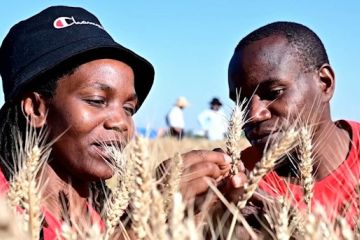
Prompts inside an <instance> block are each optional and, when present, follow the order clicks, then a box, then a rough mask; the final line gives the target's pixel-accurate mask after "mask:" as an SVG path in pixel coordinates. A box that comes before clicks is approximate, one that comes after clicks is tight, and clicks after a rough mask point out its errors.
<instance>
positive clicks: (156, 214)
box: [149, 185, 170, 240]
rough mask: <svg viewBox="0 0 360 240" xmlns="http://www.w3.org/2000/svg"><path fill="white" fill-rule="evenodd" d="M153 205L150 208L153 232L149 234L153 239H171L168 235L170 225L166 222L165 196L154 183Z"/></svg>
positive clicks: (152, 192)
mask: <svg viewBox="0 0 360 240" xmlns="http://www.w3.org/2000/svg"><path fill="white" fill-rule="evenodd" d="M151 196H152V199H151V200H152V207H151V210H150V227H151V233H149V235H150V236H151V238H152V239H154V240H155V239H162V240H167V239H170V236H169V235H168V225H167V223H166V220H167V215H166V212H165V208H164V200H163V196H161V193H160V192H159V190H158V189H157V187H156V185H153V187H152V191H151Z"/></svg>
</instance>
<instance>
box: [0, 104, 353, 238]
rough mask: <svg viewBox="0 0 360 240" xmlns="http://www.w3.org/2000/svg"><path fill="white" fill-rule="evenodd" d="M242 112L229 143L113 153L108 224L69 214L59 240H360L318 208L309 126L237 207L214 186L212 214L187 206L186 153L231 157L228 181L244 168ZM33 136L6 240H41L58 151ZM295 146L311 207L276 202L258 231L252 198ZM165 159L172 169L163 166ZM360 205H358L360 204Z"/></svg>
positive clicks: (295, 131) (267, 161)
mask: <svg viewBox="0 0 360 240" xmlns="http://www.w3.org/2000/svg"><path fill="white" fill-rule="evenodd" d="M238 111H239V109H236V108H235V109H234V111H233V114H232V118H231V119H230V120H229V121H230V124H229V131H228V137H227V139H226V140H225V141H217V142H212V141H208V140H206V139H190V138H189V139H188V138H184V139H183V140H181V141H179V140H177V139H174V138H170V137H164V138H159V139H155V140H149V139H146V138H142V137H139V136H137V137H135V138H134V139H133V141H131V142H130V144H129V145H128V146H127V147H126V148H125V150H122V149H118V148H117V147H116V146H107V147H108V151H109V155H110V156H111V158H112V161H111V164H112V167H113V169H114V171H115V173H116V177H113V178H112V179H110V180H109V181H108V182H107V186H108V187H110V189H111V192H112V193H111V194H109V195H107V198H106V202H105V204H104V208H103V209H102V211H101V212H100V214H101V217H102V220H103V222H102V224H100V223H99V222H94V221H91V219H90V217H89V218H88V220H86V221H84V218H83V217H79V216H71V213H69V212H68V214H69V216H67V217H65V218H64V221H63V222H62V225H61V228H60V229H58V230H57V239H104V240H107V239H154V240H155V239H156V240H157V239H176V240H178V239H179V240H182V239H184V240H185V239H191V240H192V239H194V240H195V239H281V240H284V239H306V240H307V239H360V230H359V229H360V227H359V226H360V224H358V222H360V221H357V220H356V219H355V223H356V224H355V226H351V224H349V222H348V221H347V220H346V219H345V217H344V216H342V215H341V214H337V215H335V216H333V217H329V216H327V214H326V212H327V210H326V209H325V208H326V206H321V205H318V206H315V207H312V206H311V202H312V201H311V199H312V197H313V184H314V179H313V176H312V157H313V152H312V151H313V150H312V146H313V143H311V138H312V137H311V129H309V128H308V127H307V126H299V125H297V126H292V127H291V128H289V129H286V130H285V131H283V132H282V133H281V134H279V135H278V138H277V139H276V141H274V142H273V143H272V144H270V145H269V147H268V148H267V149H266V151H265V152H264V154H263V156H262V159H261V160H260V161H259V162H258V163H257V164H256V165H255V167H254V169H253V170H251V171H250V172H247V173H246V174H247V176H248V182H247V183H246V184H245V185H244V188H243V191H242V194H241V195H240V196H239V198H238V201H235V202H229V201H228V200H227V198H226V196H223V195H222V193H221V192H220V191H219V190H218V189H217V187H216V186H214V185H213V183H212V182H210V181H209V182H207V183H208V184H209V193H208V195H206V196H205V197H206V198H205V200H204V204H206V203H209V204H211V201H209V202H207V199H208V198H209V199H210V197H209V196H211V197H214V196H215V197H216V199H218V202H217V203H216V204H215V205H214V206H213V207H212V208H210V209H209V210H206V211H201V209H206V208H200V211H198V209H196V202H192V203H191V204H190V203H189V201H184V199H183V197H182V195H181V193H180V182H181V177H182V170H183V165H182V164H183V161H182V157H181V154H182V153H185V152H188V151H191V150H195V149H207V150H212V149H214V148H221V149H223V150H224V151H225V152H226V153H227V154H229V155H230V156H231V158H232V163H231V164H232V167H231V169H230V173H229V174H230V175H234V174H236V171H238V170H237V169H235V168H234V166H236V164H237V163H238V162H239V161H241V154H240V152H241V149H244V148H246V147H247V146H249V144H248V142H247V141H246V140H245V139H244V138H243V137H241V138H239V136H243V134H241V132H240V131H241V128H242V126H243V120H242V119H239V116H241V113H240V114H239V112H238ZM240 111H241V109H240ZM234 116H235V117H234ZM233 117H234V118H233ZM239 126H241V127H239ZM28 136H29V137H28V139H25V142H21V143H20V144H19V146H21V147H19V152H18V153H17V156H18V158H19V159H18V162H19V171H18V172H17V173H16V174H15V175H14V177H13V179H11V181H10V182H9V185H10V189H9V192H8V194H7V196H5V197H2V198H1V199H0V238H1V239H31V240H37V239H40V232H41V228H42V223H43V218H44V216H43V213H42V211H41V206H42V201H44V196H43V193H42V189H43V186H42V184H43V182H41V181H39V177H38V176H39V174H41V169H42V166H43V165H44V162H46V161H47V158H48V157H49V151H50V149H51V148H50V146H49V145H43V144H42V142H43V141H41V139H42V137H43V136H38V135H37V134H36V132H35V131H30V133H29V134H28ZM295 147H296V148H298V151H299V155H300V158H301V159H302V162H301V165H300V172H301V179H302V181H301V185H302V186H303V192H304V202H305V204H306V205H307V208H306V209H305V210H304V209H302V208H300V207H297V205H296V204H294V203H293V202H292V201H291V198H290V197H284V196H280V195H279V196H278V197H273V198H271V199H270V200H266V201H264V202H263V207H262V210H261V211H262V213H261V214H260V216H257V219H256V222H257V226H254V225H253V222H254V220H249V216H251V214H249V213H248V211H249V209H250V210H251V209H252V208H253V209H256V206H254V205H252V204H253V203H252V202H251V201H250V199H251V198H252V196H253V195H254V194H255V193H256V194H259V193H258V192H257V190H258V185H259V182H260V181H261V180H262V178H263V177H264V176H265V175H266V174H267V173H269V172H270V171H271V170H273V168H274V166H275V164H276V162H277V160H278V159H279V158H281V157H282V156H284V155H286V154H287V153H289V151H291V150H292V149H294V148H295ZM166 159H169V160H168V161H167V162H166V165H164V164H161V163H162V162H163V161H164V160H166ZM159 174H160V176H159ZM189 187H191V186H189ZM289 195H290V194H289ZM45 198H46V197H45ZM353 200H354V201H359V197H357V198H356V199H353ZM19 208H20V209H21V211H19ZM80 219H82V220H80ZM102 225H103V226H102ZM19 226H21V227H20V228H19Z"/></svg>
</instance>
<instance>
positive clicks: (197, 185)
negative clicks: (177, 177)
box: [180, 177, 216, 200]
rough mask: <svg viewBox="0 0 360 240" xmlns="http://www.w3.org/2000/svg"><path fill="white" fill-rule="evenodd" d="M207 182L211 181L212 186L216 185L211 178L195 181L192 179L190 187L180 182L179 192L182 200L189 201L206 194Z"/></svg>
mask: <svg viewBox="0 0 360 240" xmlns="http://www.w3.org/2000/svg"><path fill="white" fill-rule="evenodd" d="M205 179H207V180H205ZM208 181H211V182H212V183H213V184H214V185H216V182H215V180H214V179H213V178H207V177H200V178H197V179H193V180H192V181H191V186H189V183H188V182H187V183H184V182H181V183H180V192H181V194H182V195H183V198H184V199H186V200H190V199H193V198H195V197H196V196H198V195H201V194H204V193H206V192H207V191H208V189H209V184H208Z"/></svg>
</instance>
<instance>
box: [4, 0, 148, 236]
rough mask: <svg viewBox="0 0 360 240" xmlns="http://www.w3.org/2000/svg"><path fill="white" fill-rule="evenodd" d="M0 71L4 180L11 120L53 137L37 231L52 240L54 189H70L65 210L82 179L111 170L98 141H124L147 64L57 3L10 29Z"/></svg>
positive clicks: (83, 199) (79, 194) (79, 198)
mask: <svg viewBox="0 0 360 240" xmlns="http://www.w3.org/2000/svg"><path fill="white" fill-rule="evenodd" d="M0 73H1V77H2V81H3V90H4V95H5V104H4V106H3V107H2V109H1V116H0V130H1V135H0V136H1V141H0V152H1V157H2V159H4V161H2V163H1V170H2V173H3V174H4V175H5V178H6V180H9V179H11V177H12V175H13V171H12V170H13V169H14V167H15V166H14V164H16V159H13V155H12V153H13V152H15V151H16V140H15V137H14V136H13V132H12V131H13V129H14V128H15V127H19V128H20V132H21V135H22V136H21V137H22V138H23V139H24V138H25V134H26V128H27V124H31V125H32V127H34V128H35V129H42V128H44V127H46V128H47V130H48V132H49V139H55V138H58V140H57V141H55V143H54V144H53V145H52V152H51V156H50V161H48V162H46V163H45V166H44V173H43V176H42V177H43V178H44V179H47V184H46V187H45V189H44V190H43V195H44V196H46V200H45V201H43V205H44V206H43V208H44V209H45V210H50V209H51V214H50V212H46V213H45V222H46V225H47V226H48V228H45V229H44V237H45V239H47V238H48V239H52V238H54V237H55V235H54V234H55V229H54V228H56V226H58V225H59V224H58V221H59V220H60V219H61V217H60V216H61V206H60V202H59V201H58V199H59V193H60V192H61V193H64V194H65V196H71V199H70V200H71V202H70V205H69V206H70V211H71V208H72V207H74V208H81V206H87V199H88V197H89V196H90V191H89V186H90V185H91V184H92V183H94V182H96V181H99V180H104V179H107V178H110V177H111V176H112V175H113V171H112V169H111V167H110V166H109V164H108V163H107V162H106V161H105V160H104V159H106V157H107V156H106V152H105V150H104V149H103V146H104V145H102V144H99V143H105V144H112V145H121V146H123V145H125V144H126V142H127V141H128V140H129V139H130V138H131V137H132V135H133V133H134V126H133V120H132V115H133V114H134V113H135V112H136V111H137V110H138V109H139V107H140V106H141V104H142V103H143V101H144V100H145V98H146V96H147V95H148V93H149V91H150V88H151V86H152V83H153V79H154V69H153V67H152V65H151V64H150V63H149V62H148V61H147V60H145V59H144V58H142V57H140V56H138V55H137V54H136V53H134V52H132V51H130V50H128V49H126V48H124V47H123V46H121V45H120V44H118V43H116V42H115V41H114V40H113V39H112V38H111V36H110V35H109V34H108V33H107V32H106V31H105V30H104V28H103V27H102V26H101V24H100V22H99V21H98V19H97V18H96V17H95V16H94V15H92V14H91V13H89V12H88V11H86V10H84V9H82V8H74V7H63V6H57V7H50V8H47V9H45V10H43V11H42V12H40V13H38V14H36V15H34V16H33V17H31V18H29V19H26V20H24V21H22V22H19V23H18V24H16V25H15V26H13V27H12V28H11V30H10V32H9V33H8V35H7V36H6V38H5V39H4V41H3V43H2V46H1V50H0ZM9 166H10V167H9ZM3 182H4V181H3ZM5 187H6V186H5ZM2 188H4V186H3V187H2ZM100 205H101V203H100Z"/></svg>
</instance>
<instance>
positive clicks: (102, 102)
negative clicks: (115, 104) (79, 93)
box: [85, 98, 106, 106]
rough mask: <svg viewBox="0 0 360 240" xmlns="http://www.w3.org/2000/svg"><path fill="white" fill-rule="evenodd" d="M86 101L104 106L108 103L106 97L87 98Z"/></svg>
mask: <svg viewBox="0 0 360 240" xmlns="http://www.w3.org/2000/svg"><path fill="white" fill-rule="evenodd" d="M85 101H86V102H87V103H88V104H90V105H93V106H103V105H105V104H106V101H105V99H104V98H94V99H91V98H90V99H85Z"/></svg>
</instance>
